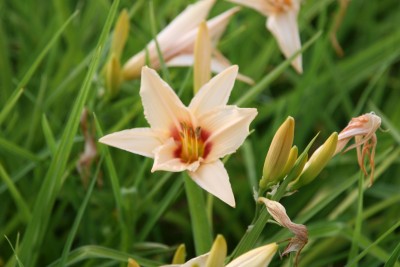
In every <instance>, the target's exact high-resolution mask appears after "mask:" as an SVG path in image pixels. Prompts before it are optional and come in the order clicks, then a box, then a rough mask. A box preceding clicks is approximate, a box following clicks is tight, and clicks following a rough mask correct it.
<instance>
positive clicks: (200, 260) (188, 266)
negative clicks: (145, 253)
mask: <svg viewBox="0 0 400 267" xmlns="http://www.w3.org/2000/svg"><path fill="white" fill-rule="evenodd" d="M209 255H210V253H206V254H203V255H200V256H198V257H196V258H193V259H191V260H189V261H187V262H186V263H185V264H168V265H161V266H160V267H193V266H199V267H204V266H206V262H207V259H208V257H209Z"/></svg>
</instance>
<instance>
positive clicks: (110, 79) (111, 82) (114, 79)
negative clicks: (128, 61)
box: [105, 54, 122, 98]
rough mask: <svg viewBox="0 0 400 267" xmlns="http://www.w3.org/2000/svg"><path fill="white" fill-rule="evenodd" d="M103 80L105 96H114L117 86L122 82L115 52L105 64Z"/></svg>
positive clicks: (116, 92)
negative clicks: (105, 90)
mask: <svg viewBox="0 0 400 267" xmlns="http://www.w3.org/2000/svg"><path fill="white" fill-rule="evenodd" d="M105 82H106V89H107V92H106V95H107V97H110V98H112V97H114V96H116V95H117V94H118V92H119V87H120V85H121V82H122V76H121V65H120V62H119V59H118V58H117V57H116V55H115V54H112V55H111V58H110V60H109V61H108V63H107V65H106V66H105Z"/></svg>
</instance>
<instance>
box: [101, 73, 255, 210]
mask: <svg viewBox="0 0 400 267" xmlns="http://www.w3.org/2000/svg"><path fill="white" fill-rule="evenodd" d="M237 72H238V67H237V66H232V67H230V68H228V69H226V70H225V71H223V72H221V73H220V74H218V75H217V76H215V77H214V78H212V79H211V80H210V81H209V82H208V83H206V84H205V85H204V86H203V87H202V88H200V90H199V91H198V93H197V94H196V95H195V96H194V98H193V99H192V101H191V102H190V104H189V106H188V107H186V106H184V105H183V104H182V102H181V100H180V99H179V98H178V96H177V95H176V94H175V92H174V91H173V90H172V88H171V87H170V86H169V85H168V84H167V83H165V82H164V81H163V80H162V79H161V78H160V76H159V75H158V74H157V72H155V71H154V70H152V69H150V68H148V67H143V69H142V80H141V87H140V96H141V98H142V103H143V108H144V114H145V117H146V119H147V121H148V123H149V124H150V128H136V129H130V130H124V131H121V132H116V133H113V134H109V135H107V136H104V137H102V138H101V139H100V142H101V143H104V144H108V145H110V146H114V147H117V148H120V149H124V150H127V151H129V152H132V153H135V154H139V155H142V156H146V157H150V158H154V164H153V168H152V172H154V171H158V170H164V171H172V172H181V171H187V172H188V174H189V176H190V177H191V178H192V179H193V180H194V182H196V183H197V184H198V185H199V186H200V187H202V188H203V189H204V190H206V191H208V192H209V193H211V194H213V195H215V196H216V197H218V198H219V199H221V200H222V201H224V202H225V203H227V204H229V205H231V206H232V207H234V206H235V199H234V196H233V193H232V188H231V185H230V183H229V177H228V173H227V171H226V170H225V168H224V165H223V163H222V162H221V161H220V160H219V158H222V157H224V156H226V155H228V154H231V153H233V152H235V151H236V150H237V149H238V148H239V146H240V145H241V144H242V143H243V141H244V140H245V138H246V137H247V135H248V134H249V125H250V123H251V121H252V120H253V119H254V118H255V116H256V115H257V110H256V109H254V108H238V107H237V106H230V105H227V102H228V98H229V95H230V93H231V90H232V87H233V84H234V81H235V78H236V76H237Z"/></svg>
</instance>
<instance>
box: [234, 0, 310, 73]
mask: <svg viewBox="0 0 400 267" xmlns="http://www.w3.org/2000/svg"><path fill="white" fill-rule="evenodd" d="M228 1H230V2H233V3H237V4H240V5H244V6H248V7H250V8H253V9H255V10H256V11H258V12H260V13H261V14H263V15H264V16H266V17H268V19H267V24H266V26H267V28H268V29H269V30H270V31H271V32H272V34H273V35H274V37H275V38H276V40H277V41H278V44H279V47H280V49H281V51H282V53H283V54H284V55H285V57H286V58H289V57H290V56H292V55H293V54H294V53H295V52H296V51H298V50H299V49H300V48H301V41H300V35H299V27H298V25H297V16H298V14H299V10H300V2H301V0H228ZM292 66H293V67H294V68H295V69H296V71H297V72H298V73H302V72H303V67H302V57H301V55H299V56H297V57H296V58H295V59H294V60H293V61H292Z"/></svg>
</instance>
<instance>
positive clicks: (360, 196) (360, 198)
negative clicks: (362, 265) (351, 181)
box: [347, 171, 364, 266]
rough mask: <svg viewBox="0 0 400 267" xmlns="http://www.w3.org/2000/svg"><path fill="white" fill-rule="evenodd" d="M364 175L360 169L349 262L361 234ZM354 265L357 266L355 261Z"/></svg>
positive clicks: (354, 252)
mask: <svg viewBox="0 0 400 267" xmlns="http://www.w3.org/2000/svg"><path fill="white" fill-rule="evenodd" d="M363 188H364V175H363V172H362V171H360V178H359V179H358V199H357V217H356V222H355V227H354V232H353V239H352V242H351V249H350V253H349V257H348V259H347V262H351V261H352V260H353V259H354V258H355V257H356V256H357V254H358V242H359V239H360V235H361V227H362V218H363V200H364V199H363V196H364V195H363V193H364V189H363ZM354 266H358V265H357V262H356V263H355V264H354Z"/></svg>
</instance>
